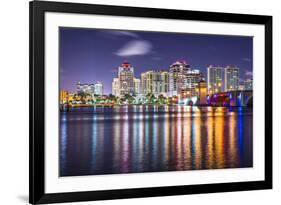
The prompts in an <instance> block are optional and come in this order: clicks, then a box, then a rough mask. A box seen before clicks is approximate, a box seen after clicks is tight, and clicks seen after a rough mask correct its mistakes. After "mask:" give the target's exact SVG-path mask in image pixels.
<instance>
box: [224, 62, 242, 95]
mask: <svg viewBox="0 0 281 205" xmlns="http://www.w3.org/2000/svg"><path fill="white" fill-rule="evenodd" d="M224 74H225V75H224V80H225V83H224V85H225V91H233V90H239V68H237V67H231V66H227V67H225V70H224Z"/></svg>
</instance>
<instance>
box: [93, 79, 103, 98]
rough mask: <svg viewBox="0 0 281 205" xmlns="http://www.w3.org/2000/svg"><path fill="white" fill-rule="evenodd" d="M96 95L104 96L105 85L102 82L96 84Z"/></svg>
mask: <svg viewBox="0 0 281 205" xmlns="http://www.w3.org/2000/svg"><path fill="white" fill-rule="evenodd" d="M94 94H95V95H103V84H102V83H101V82H100V81H97V82H96V83H95V84H94Z"/></svg>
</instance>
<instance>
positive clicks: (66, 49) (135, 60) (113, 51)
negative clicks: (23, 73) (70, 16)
mask: <svg viewBox="0 0 281 205" xmlns="http://www.w3.org/2000/svg"><path fill="white" fill-rule="evenodd" d="M59 35H60V88H61V89H65V90H68V91H70V92H75V91H76V83H77V82H81V83H95V82H96V81H102V82H103V85H104V94H109V93H111V82H112V78H113V77H116V76H117V70H118V66H119V65H120V64H121V63H122V62H124V61H125V60H127V61H128V62H130V63H131V64H132V65H133V67H134V68H135V77H137V78H140V74H141V73H142V72H144V71H147V70H152V69H153V70H159V69H164V70H168V69H169V66H170V65H171V64H172V63H173V62H175V61H176V60H185V61H186V62H187V63H188V64H190V66H191V68H192V69H199V70H201V71H202V72H203V74H204V77H205V78H206V70H207V67H208V65H210V64H212V65H220V66H226V65H236V66H238V67H239V68H240V78H241V79H246V78H249V77H251V75H252V56H253V41H252V37H246V36H224V35H205V34H204V35H201V34H187V33H185V34H180V33H166V32H143V31H118V30H103V29H81V28H64V27H61V28H60V30H59ZM206 80H207V79H206Z"/></svg>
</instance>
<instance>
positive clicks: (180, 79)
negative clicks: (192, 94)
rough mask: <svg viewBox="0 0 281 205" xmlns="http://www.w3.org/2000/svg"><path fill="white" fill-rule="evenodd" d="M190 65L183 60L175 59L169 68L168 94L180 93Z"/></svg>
mask: <svg viewBox="0 0 281 205" xmlns="http://www.w3.org/2000/svg"><path fill="white" fill-rule="evenodd" d="M189 70H190V66H189V65H188V64H187V63H186V62H185V61H176V62H175V63H173V64H172V65H171V66H170V69H169V95H170V96H174V95H177V96H178V95H180V93H181V90H182V89H184V88H185V85H186V81H187V79H186V74H187V72H188V71H189Z"/></svg>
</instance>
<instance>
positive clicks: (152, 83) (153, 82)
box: [141, 70, 169, 96]
mask: <svg viewBox="0 0 281 205" xmlns="http://www.w3.org/2000/svg"><path fill="white" fill-rule="evenodd" d="M141 88H142V94H144V95H147V94H153V95H155V96H159V95H163V96H167V95H168V92H169V74H168V72H167V71H163V70H160V71H153V70H151V71H147V72H144V73H142V74H141Z"/></svg>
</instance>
